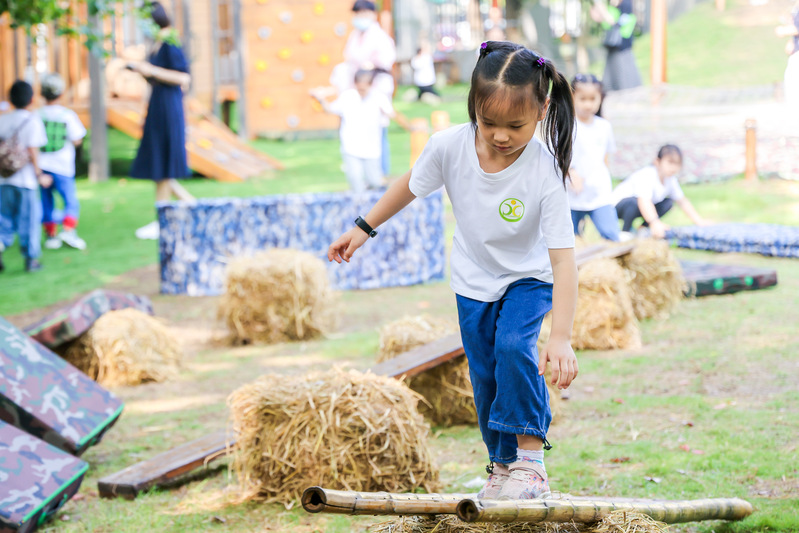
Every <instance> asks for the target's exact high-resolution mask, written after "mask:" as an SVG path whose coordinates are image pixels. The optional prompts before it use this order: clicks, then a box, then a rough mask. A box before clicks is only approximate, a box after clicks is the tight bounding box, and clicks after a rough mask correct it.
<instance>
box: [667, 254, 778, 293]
mask: <svg viewBox="0 0 799 533" xmlns="http://www.w3.org/2000/svg"><path fill="white" fill-rule="evenodd" d="M680 265H681V266H682V271H683V275H684V276H685V280H686V281H687V282H688V289H687V290H686V293H685V294H686V296H708V295H712V294H730V293H733V292H738V291H753V290H757V289H764V288H766V287H771V286H773V285H776V284H777V271H776V270H767V269H763V268H755V267H749V266H744V265H724V264H717V263H703V262H701V261H680Z"/></svg>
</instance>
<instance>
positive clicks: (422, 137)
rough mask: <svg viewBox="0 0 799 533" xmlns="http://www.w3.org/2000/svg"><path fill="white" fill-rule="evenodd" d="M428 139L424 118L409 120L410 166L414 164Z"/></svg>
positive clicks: (427, 127) (427, 129)
mask: <svg viewBox="0 0 799 533" xmlns="http://www.w3.org/2000/svg"><path fill="white" fill-rule="evenodd" d="M429 138H430V129H429V126H428V124H427V119H426V118H415V119H413V120H411V166H413V165H415V164H416V160H417V159H419V156H420V155H422V150H424V145H425V144H427V139H429Z"/></svg>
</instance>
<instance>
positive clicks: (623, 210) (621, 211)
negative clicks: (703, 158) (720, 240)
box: [613, 144, 707, 238]
mask: <svg viewBox="0 0 799 533" xmlns="http://www.w3.org/2000/svg"><path fill="white" fill-rule="evenodd" d="M681 168H682V152H681V151H680V149H679V148H678V147H677V146H675V145H673V144H667V145H664V146H662V147H661V148H660V150H659V151H658V155H657V157H656V158H655V161H654V162H653V163H652V165H650V166H648V167H644V168H642V169H641V170H637V171H635V172H633V173H632V174H630V177H628V178H627V179H626V180H624V181H623V182H621V183H620V184H619V185H618V187H616V189H615V190H614V191H613V201H614V203H615V204H616V212H617V213H618V217H619V218H620V219H621V220H623V221H624V223H623V226H622V231H623V232H629V231H630V230H632V226H633V222H634V221H635V219H637V218H643V219H644V221H643V223H642V224H641V227H642V228H646V227H649V230H650V233H651V235H652V237H656V238H663V237H665V235H666V231H667V230H668V229H669V226H668V225H666V224H664V223H663V221H662V220H661V218H662V217H663V215H665V214H666V213H668V212H669V210H670V209H671V208H672V206H673V205H674V203H675V202H676V203H677V205H679V206H680V207H681V208H682V210H683V211H684V212H685V214H686V215H688V218H690V219H691V220H692V221H693V223H694V224H697V225H699V226H704V225H706V224H707V222H706V221H705V220H704V219H703V218H702V217H701V216H699V213H697V212H696V209H694V206H693V204H691V201H690V200H688V198H686V197H685V194H684V193H683V192H682V188H681V187H680V182H679V181H677V174H678V173H679V172H680V169H681ZM627 237H628V238H629V235H627Z"/></svg>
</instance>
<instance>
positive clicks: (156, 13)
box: [150, 2, 172, 29]
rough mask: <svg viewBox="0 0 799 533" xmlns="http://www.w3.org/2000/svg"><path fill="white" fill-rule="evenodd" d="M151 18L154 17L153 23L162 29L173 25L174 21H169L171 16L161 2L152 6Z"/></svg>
mask: <svg viewBox="0 0 799 533" xmlns="http://www.w3.org/2000/svg"><path fill="white" fill-rule="evenodd" d="M150 16H152V17H153V22H155V23H156V24H157V25H158V27H159V28H161V29H164V28H168V27H170V26H171V25H172V21H171V20H170V19H169V15H168V14H167V12H166V9H164V6H163V5H161V2H153V3H152V4H150Z"/></svg>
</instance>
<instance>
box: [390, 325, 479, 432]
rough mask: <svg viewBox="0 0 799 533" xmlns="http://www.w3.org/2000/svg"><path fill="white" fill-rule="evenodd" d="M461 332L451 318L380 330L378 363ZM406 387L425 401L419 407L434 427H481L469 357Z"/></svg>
mask: <svg viewBox="0 0 799 533" xmlns="http://www.w3.org/2000/svg"><path fill="white" fill-rule="evenodd" d="M457 332H458V324H457V322H455V321H453V320H450V319H448V318H441V317H434V316H430V315H420V316H414V317H403V318H401V319H399V320H395V321H394V322H391V323H389V324H386V325H385V326H383V327H382V328H381V329H380V350H379V352H378V354H377V362H382V361H385V360H387V359H391V358H393V357H396V356H397V355H400V354H402V353H405V352H407V351H408V350H412V349H414V348H416V347H417V346H421V345H423V344H427V343H429V342H433V341H436V340H438V339H440V338H441V337H444V336H446V335H450V334H452V333H457ZM406 383H407V384H408V386H409V387H410V388H411V389H412V390H414V391H416V392H418V393H419V394H421V395H422V396H423V397H424V398H425V400H426V402H422V403H421V404H420V405H419V412H420V413H422V414H423V415H424V416H425V417H426V418H427V419H428V420H430V421H432V422H433V423H434V424H436V425H439V426H452V425H456V424H476V423H477V411H476V410H475V407H474V392H473V391H472V381H471V379H470V378H469V363H468V362H467V361H466V358H465V357H458V358H457V359H453V360H452V361H447V362H446V363H444V364H441V365H438V366H437V367H435V368H431V369H430V370H427V371H425V372H423V373H421V374H419V375H418V376H414V377H411V378H408V379H407V380H406Z"/></svg>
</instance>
